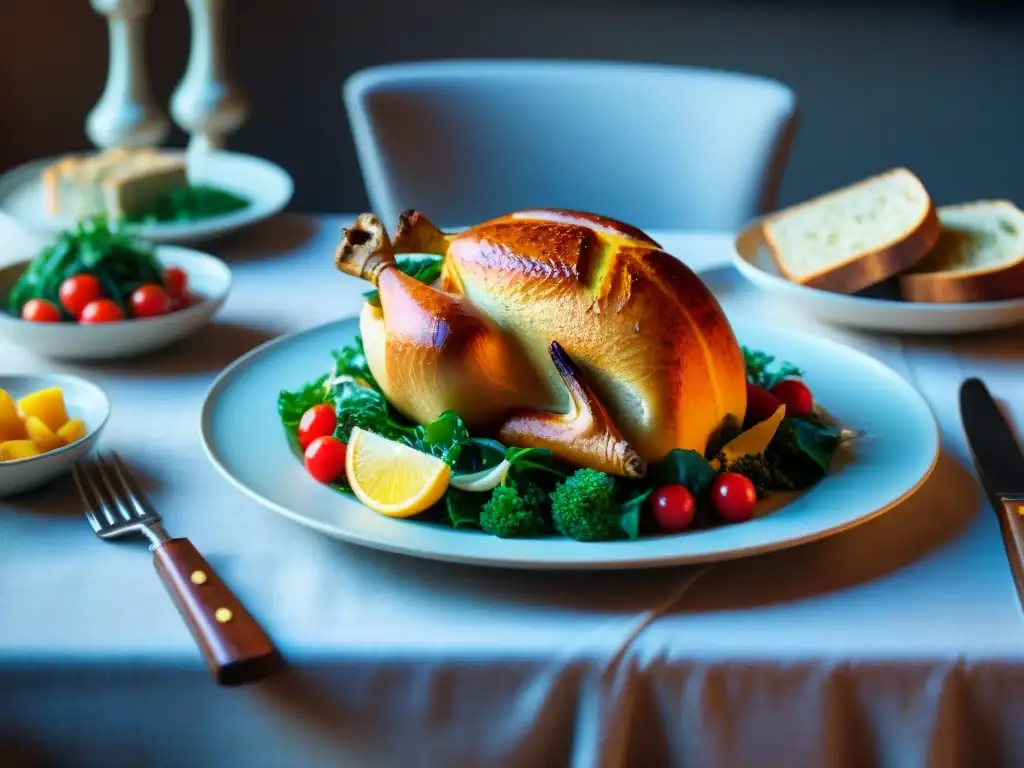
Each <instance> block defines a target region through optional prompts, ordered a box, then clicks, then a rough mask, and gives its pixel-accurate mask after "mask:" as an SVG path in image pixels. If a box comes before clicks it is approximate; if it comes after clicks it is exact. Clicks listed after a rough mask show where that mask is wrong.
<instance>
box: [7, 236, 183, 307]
mask: <svg viewBox="0 0 1024 768" xmlns="http://www.w3.org/2000/svg"><path fill="white" fill-rule="evenodd" d="M78 275H91V276H93V277H95V278H96V279H97V280H98V281H99V284H100V287H101V288H102V289H103V293H104V295H105V296H106V297H107V298H108V299H110V300H112V301H113V302H114V303H116V304H117V305H118V307H119V308H120V309H121V310H122V312H123V314H124V315H128V314H129V313H130V309H131V307H130V303H131V296H132V293H133V292H134V291H135V290H137V289H138V288H139V287H141V286H143V285H147V284H157V285H162V284H163V282H164V268H163V266H162V265H161V264H160V261H159V260H158V259H157V257H156V249H155V248H154V247H153V246H152V245H151V244H150V243H149V242H147V241H145V240H142V239H141V238H138V237H136V236H134V235H132V234H130V233H128V232H126V231H124V230H122V229H120V228H118V227H114V226H111V225H110V224H109V223H108V222H107V219H106V218H105V217H103V216H95V217H92V218H88V219H84V220H82V221H80V222H78V223H77V224H76V225H75V226H74V227H73V228H71V229H68V230H65V231H64V232H62V233H61V235H60V237H59V238H58V239H57V242H55V243H54V244H53V245H49V246H47V247H46V248H44V249H43V250H42V252H41V253H40V254H39V255H38V256H37V257H36V258H34V259H33V260H32V262H31V263H30V264H29V266H28V268H27V269H26V270H25V272H24V273H22V275H21V277H20V278H19V279H18V281H17V282H16V283H15V285H14V287H13V288H12V289H11V292H10V293H9V294H8V295H7V302H6V303H7V311H8V312H10V313H11V314H12V315H20V314H21V313H22V309H23V308H24V306H25V304H27V303H28V302H29V301H30V300H32V299H41V300H43V301H47V302H49V303H50V304H51V305H53V306H54V307H57V308H59V309H60V311H61V314H62V316H63V319H65V320H74V319H75V318H74V317H73V316H72V315H71V314H69V313H68V312H67V310H66V309H64V308H63V307H62V302H61V296H60V289H61V286H62V284H63V283H64V281H66V280H69V279H71V278H74V277H76V276H78Z"/></svg>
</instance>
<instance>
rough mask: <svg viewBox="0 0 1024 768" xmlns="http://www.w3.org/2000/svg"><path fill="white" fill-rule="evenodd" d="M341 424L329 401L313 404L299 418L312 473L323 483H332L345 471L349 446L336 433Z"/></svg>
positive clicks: (306, 457) (315, 478) (305, 455)
mask: <svg viewBox="0 0 1024 768" xmlns="http://www.w3.org/2000/svg"><path fill="white" fill-rule="evenodd" d="M337 426H338V420H337V417H336V416H335V415H334V408H332V407H331V406H330V405H327V404H326V403H321V404H320V405H314V406H313V407H312V408H310V409H309V410H307V411H306V412H305V413H304V414H302V418H301V419H300V420H299V428H298V438H299V446H300V447H301V448H302V450H303V463H304V464H305V465H306V471H307V472H309V474H310V476H311V477H312V478H313V479H314V480H316V481H318V482H321V483H333V482H334V481H336V480H338V479H339V478H341V477H342V476H343V475H344V474H345V455H346V452H347V446H346V445H345V443H343V442H342V441H341V440H339V439H338V438H336V437H334V430H335V428H336V427H337Z"/></svg>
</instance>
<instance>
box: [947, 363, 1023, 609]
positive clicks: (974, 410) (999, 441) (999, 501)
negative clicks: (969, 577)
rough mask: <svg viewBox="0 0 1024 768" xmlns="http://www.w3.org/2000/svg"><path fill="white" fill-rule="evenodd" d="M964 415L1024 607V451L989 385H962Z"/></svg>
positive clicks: (969, 441)
mask: <svg viewBox="0 0 1024 768" xmlns="http://www.w3.org/2000/svg"><path fill="white" fill-rule="evenodd" d="M960 418H961V420H962V421H963V424H964V432H965V434H966V435H967V444H968V446H969V447H970V449H971V456H972V458H973V459H974V466H975V467H976V468H977V470H978V476H979V477H980V478H981V484H982V486H983V487H984V488H985V492H986V493H987V494H988V496H989V499H990V501H991V502H992V507H993V509H994V510H995V512H996V516H997V517H998V518H999V530H1000V533H1001V534H1002V536H1003V546H1004V547H1005V549H1006V557H1007V559H1008V560H1009V562H1010V570H1011V572H1012V573H1013V581H1014V584H1015V585H1016V587H1017V596H1018V597H1019V598H1020V602H1021V607H1022V609H1024V453H1022V451H1021V447H1020V444H1019V443H1018V442H1017V439H1016V438H1015V437H1014V436H1013V432H1012V431H1011V429H1010V425H1009V424H1008V423H1007V422H1006V419H1005V418H1004V417H1003V414H1002V412H1001V411H1000V410H999V406H997V405H996V403H995V401H994V400H993V399H992V395H990V394H989V391H988V387H986V386H985V384H984V383H983V382H982V381H981V380H980V379H976V378H970V379H967V380H966V381H964V383H963V384H961V385H960Z"/></svg>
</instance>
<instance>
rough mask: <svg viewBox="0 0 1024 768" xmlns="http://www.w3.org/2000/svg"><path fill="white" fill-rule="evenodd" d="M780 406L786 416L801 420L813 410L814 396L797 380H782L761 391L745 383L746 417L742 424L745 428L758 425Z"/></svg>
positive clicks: (759, 388) (755, 386)
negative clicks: (784, 410) (782, 407)
mask: <svg viewBox="0 0 1024 768" xmlns="http://www.w3.org/2000/svg"><path fill="white" fill-rule="evenodd" d="M780 405H784V406H786V416H789V417H790V418H794V419H803V418H806V417H808V416H810V415H811V412H812V411H813V410H814V396H813V395H812V394H811V390H810V389H809V388H808V387H807V385H806V384H804V383H803V382H802V381H800V380H799V379H783V380H782V381H780V382H779V383H778V384H776V385H775V386H774V387H772V388H771V390H766V389H763V388H762V387H759V386H757V385H756V384H750V383H749V382H748V383H747V415H746V417H745V418H744V420H743V423H744V425H745V426H747V427H751V426H753V425H754V424H758V423H760V422H762V421H764V420H765V419H767V418H768V417H769V416H771V415H772V414H773V413H775V411H777V410H778V409H779V406H780Z"/></svg>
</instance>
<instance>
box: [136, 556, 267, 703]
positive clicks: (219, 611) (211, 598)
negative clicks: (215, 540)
mask: <svg viewBox="0 0 1024 768" xmlns="http://www.w3.org/2000/svg"><path fill="white" fill-rule="evenodd" d="M153 564H154V565H155V566H156V571H157V573H159V574H160V578H161V579H162V580H163V582H164V586H165V587H166V588H167V591H168V593H170V595H171V597H172V598H173V599H174V604H175V605H176V606H177V607H178V612H179V613H180V614H181V616H182V618H183V619H184V620H185V623H186V624H187V625H188V628H189V630H190V631H191V632H192V637H194V638H195V641H196V644H197V645H198V646H199V650H201V651H202V653H203V658H204V659H205V660H206V664H207V666H208V667H209V668H210V672H211V673H212V674H213V676H214V678H216V680H217V682H218V683H219V684H220V685H242V684H244V683H250V682H254V681H256V680H259V679H261V678H263V677H266V676H267V675H269V674H271V673H273V672H274V671H275V670H277V669H278V668H279V667H280V666H281V665H282V659H281V656H280V654H279V653H278V652H277V649H276V648H275V647H274V644H273V643H272V642H271V641H270V638H269V637H267V635H266V633H265V632H264V631H263V629H262V628H261V627H260V625H259V624H257V623H256V620H255V619H254V618H253V617H252V616H251V615H250V614H249V612H248V611H246V610H245V608H244V607H243V606H242V604H241V603H240V602H239V601H238V598H237V597H235V595H234V594H233V593H232V592H231V590H230V589H228V588H227V586H226V585H225V584H224V582H223V581H221V580H220V578H219V577H218V576H217V574H216V573H214V572H213V569H212V568H211V567H210V564H209V563H207V562H206V560H204V559H203V556H202V555H200V554H199V550H197V549H196V548H195V547H194V546H193V545H192V542H191V541H189V540H188V539H169V540H168V541H165V542H164V543H162V544H160V545H159V546H157V547H156V549H154V550H153Z"/></svg>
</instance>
